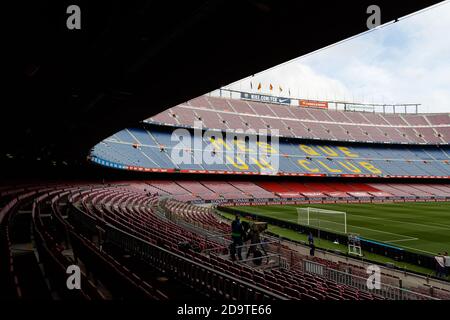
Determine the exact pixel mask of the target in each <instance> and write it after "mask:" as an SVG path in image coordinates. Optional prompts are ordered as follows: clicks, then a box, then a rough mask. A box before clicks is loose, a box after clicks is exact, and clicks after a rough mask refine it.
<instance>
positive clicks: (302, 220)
mask: <svg viewBox="0 0 450 320" xmlns="http://www.w3.org/2000/svg"><path fill="white" fill-rule="evenodd" d="M297 224H299V225H304V226H308V227H312V228H316V229H319V230H327V231H332V232H336V233H341V234H347V213H346V212H344V211H335V210H325V209H320V208H312V207H307V208H297Z"/></svg>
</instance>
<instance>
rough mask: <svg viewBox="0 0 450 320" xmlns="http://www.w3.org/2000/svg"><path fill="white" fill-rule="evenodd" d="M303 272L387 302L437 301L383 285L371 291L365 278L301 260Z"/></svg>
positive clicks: (379, 284)
mask: <svg viewBox="0 0 450 320" xmlns="http://www.w3.org/2000/svg"><path fill="white" fill-rule="evenodd" d="M303 270H304V272H305V273H309V274H313V275H318V276H320V277H323V278H325V279H327V280H331V281H333V282H335V283H337V284H341V285H346V286H349V287H353V288H356V289H358V290H361V291H365V292H368V293H371V294H374V295H378V296H381V297H383V298H386V299H389V300H439V299H438V298H435V297H432V296H428V295H425V294H421V293H417V292H413V291H410V290H407V289H404V288H400V287H396V286H392V285H387V284H383V283H378V287H379V288H376V287H374V288H373V289H371V288H369V286H368V284H367V278H364V277H360V276H357V275H353V274H349V273H346V272H343V271H339V270H336V269H332V268H328V267H327V266H325V265H323V264H320V263H317V262H313V261H310V260H303Z"/></svg>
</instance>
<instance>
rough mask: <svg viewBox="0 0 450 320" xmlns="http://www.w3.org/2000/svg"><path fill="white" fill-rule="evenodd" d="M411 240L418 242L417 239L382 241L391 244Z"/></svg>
mask: <svg viewBox="0 0 450 320" xmlns="http://www.w3.org/2000/svg"><path fill="white" fill-rule="evenodd" d="M413 240H419V238H412V239H399V240H389V241H383V242H386V243H391V242H400V241H413Z"/></svg>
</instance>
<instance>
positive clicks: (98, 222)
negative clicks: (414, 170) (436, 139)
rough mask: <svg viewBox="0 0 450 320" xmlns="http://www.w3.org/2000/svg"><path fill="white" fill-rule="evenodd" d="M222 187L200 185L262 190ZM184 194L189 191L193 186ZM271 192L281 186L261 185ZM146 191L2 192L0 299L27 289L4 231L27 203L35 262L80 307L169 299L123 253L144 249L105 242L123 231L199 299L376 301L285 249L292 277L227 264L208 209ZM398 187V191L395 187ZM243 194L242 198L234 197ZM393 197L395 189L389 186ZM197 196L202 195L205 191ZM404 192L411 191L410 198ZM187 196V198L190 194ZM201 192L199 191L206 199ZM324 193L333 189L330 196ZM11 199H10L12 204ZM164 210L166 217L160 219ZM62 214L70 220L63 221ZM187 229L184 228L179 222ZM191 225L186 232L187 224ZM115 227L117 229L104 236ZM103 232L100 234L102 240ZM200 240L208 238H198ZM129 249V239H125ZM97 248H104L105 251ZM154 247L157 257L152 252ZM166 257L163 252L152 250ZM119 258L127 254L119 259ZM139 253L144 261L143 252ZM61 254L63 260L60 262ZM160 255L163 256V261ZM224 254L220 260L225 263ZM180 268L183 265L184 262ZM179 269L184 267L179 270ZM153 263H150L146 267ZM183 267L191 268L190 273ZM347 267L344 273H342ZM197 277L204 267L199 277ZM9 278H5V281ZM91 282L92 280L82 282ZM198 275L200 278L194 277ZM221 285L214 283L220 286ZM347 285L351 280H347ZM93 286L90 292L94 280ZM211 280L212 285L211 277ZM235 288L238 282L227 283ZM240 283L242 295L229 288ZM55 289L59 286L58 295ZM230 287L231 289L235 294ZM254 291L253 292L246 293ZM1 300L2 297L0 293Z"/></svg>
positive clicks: (218, 224)
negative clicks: (93, 302) (70, 283)
mask: <svg viewBox="0 0 450 320" xmlns="http://www.w3.org/2000/svg"><path fill="white" fill-rule="evenodd" d="M151 183H152V185H153V184H155V185H157V186H159V187H164V189H165V190H167V191H173V192H177V193H181V191H182V190H181V189H183V190H185V189H184V188H182V187H181V186H179V185H177V186H174V184H173V183H170V182H169V183H162V182H158V181H152V182H151ZM233 184H234V185H235V186H232V185H231V184H222V185H219V184H218V183H213V182H203V184H202V185H203V186H204V187H208V188H209V187H211V188H213V189H214V190H216V191H217V192H222V191H225V188H226V187H225V186H228V187H229V188H232V189H233V188H235V189H236V190H241V189H240V188H242V189H245V190H246V191H247V192H249V194H250V193H252V192H255V193H258V194H259V193H261V192H263V191H261V190H262V187H261V185H260V186H256V187H255V186H253V185H249V184H247V183H235V182H233ZM184 185H185V186H191V187H192V186H193V185H192V184H190V183H187V184H184ZM265 185H266V186H271V187H275V188H281V190H283V187H280V185H274V184H267V183H266V184H265ZM287 186H288V187H289V188H295V189H298V190H302V192H306V191H304V190H310V189H313V188H320V184H317V185H314V184H308V186H306V185H304V184H299V183H290V184H288V185H287ZM147 187H148V184H145V183H139V182H133V183H130V184H128V185H126V184H121V183H113V184H110V185H108V186H106V185H89V184H77V185H72V186H71V185H65V186H51V187H49V186H45V187H36V188H34V189H33V188H17V189H15V190H14V191H8V190H7V191H4V190H1V191H0V192H1V195H2V198H1V202H0V226H1V229H0V235H1V237H0V240H1V246H0V249H1V250H2V251H1V252H2V255H1V257H2V259H1V260H0V263H1V266H3V265H8V267H7V268H1V269H0V275H1V276H2V278H1V279H2V280H3V279H5V280H6V281H5V282H2V283H5V284H6V286H2V288H1V290H4V291H5V292H6V291H8V292H15V295H16V296H18V297H20V296H21V294H22V293H23V292H25V293H26V292H27V291H26V290H25V291H23V290H21V289H24V288H26V286H24V282H21V279H22V276H21V275H20V274H16V270H15V268H14V266H15V261H14V257H13V256H12V255H11V250H10V248H11V246H12V243H11V242H12V240H10V239H11V238H10V235H9V231H10V230H9V229H10V228H9V223H10V222H11V221H12V220H13V219H12V216H13V215H14V214H15V213H16V212H17V210H18V208H20V206H22V205H24V204H30V200H33V201H32V202H31V205H32V210H31V211H32V213H31V216H32V222H33V225H34V228H33V229H34V230H35V234H34V240H35V243H36V245H37V246H38V247H37V250H38V252H39V257H40V262H41V263H43V264H44V267H45V268H50V269H49V270H52V272H47V273H46V274H47V275H48V276H49V277H51V279H50V280H51V283H52V284H54V285H55V286H54V288H56V290H57V291H58V292H60V293H61V294H62V297H67V298H80V299H103V298H108V297H110V298H111V297H118V298H150V299H167V295H165V293H163V292H162V291H160V290H159V289H158V288H156V287H154V286H153V285H152V284H150V283H149V282H147V280H146V279H144V278H143V275H145V273H142V270H143V269H145V270H147V271H148V267H147V268H145V267H143V266H140V267H139V266H138V265H136V263H138V264H139V263H142V264H144V265H145V263H146V262H144V260H142V261H141V262H139V261H140V260H133V263H131V262H130V261H129V260H128V258H124V257H125V255H124V253H126V252H128V251H126V250H130V248H131V249H133V250H136V249H138V247H139V246H142V245H143V242H142V243H140V244H139V246H136V245H128V242H125V243H124V244H127V246H128V247H127V248H128V249H126V248H125V247H117V245H118V243H119V242H115V239H116V238H115V237H116V236H114V237H113V234H112V233H111V231H112V230H116V231H115V232H123V234H124V235H127V237H128V238H127V239H131V238H130V237H134V239H141V240H142V241H145V243H147V244H148V246H149V248H147V249H145V250H150V249H151V250H165V251H161V252H159V254H156V253H155V254H152V255H150V256H149V257H153V258H152V259H156V258H155V257H158V258H157V259H156V260H152V261H153V262H152V263H156V264H158V268H166V269H167V271H170V272H179V273H178V275H179V277H174V278H176V279H179V281H188V282H189V283H190V285H191V286H192V287H193V288H197V289H199V288H202V290H205V293H206V292H208V294H213V293H214V294H216V295H217V296H220V297H222V298H226V299H239V298H241V299H243V298H244V295H245V296H247V298H248V297H250V296H249V294H251V297H252V298H251V299H255V298H256V299H258V298H261V292H259V291H260V290H263V291H264V292H266V293H263V294H266V295H267V294H268V293H269V292H272V293H271V294H273V296H272V298H274V297H278V298H283V297H286V298H290V299H302V300H323V299H332V300H342V299H358V300H363V299H369V300H372V299H379V298H380V297H379V296H377V295H374V294H371V293H368V292H365V291H362V290H358V289H356V288H354V287H351V286H349V285H342V284H339V283H336V282H333V281H330V280H326V279H325V278H323V277H320V276H317V275H313V274H310V273H309V272H306V271H305V270H303V269H302V263H301V261H302V260H304V259H309V258H308V257H306V256H303V255H301V254H300V253H298V252H296V251H293V250H292V249H290V248H289V247H287V246H286V245H284V244H281V247H278V248H279V250H278V251H277V252H279V253H280V254H281V255H282V256H283V257H284V258H285V259H287V261H290V263H291V266H292V267H291V269H290V270H282V269H271V270H270V271H269V270H265V271H263V270H260V269H257V268H255V267H252V266H251V265H245V264H239V263H233V262H231V261H230V260H228V258H227V255H226V253H227V246H224V244H223V243H222V242H220V241H217V239H218V238H217V237H211V235H214V233H215V232H218V234H225V237H227V233H228V232H229V223H224V222H223V221H221V219H219V218H218V217H217V216H216V215H215V214H214V213H213V211H211V210H210V209H209V208H206V207H199V206H195V205H192V204H188V203H184V202H180V201H176V200H167V199H164V200H162V201H160V200H159V199H158V196H154V195H150V194H149V192H148V188H147ZM395 187H396V188H397V187H398V186H396V185H395ZM238 188H239V189H238ZM348 188H353V189H362V190H365V191H366V192H373V191H374V190H378V188H376V187H373V186H372V187H371V186H367V185H365V184H363V185H360V184H357V183H354V184H352V185H349V186H348ZM392 188H393V187H392ZM411 188H414V189H417V188H425V189H427V191H428V192H431V191H434V192H436V191H435V190H439V192H443V190H447V189H448V190H450V187H448V186H441V185H435V186H433V187H427V186H424V185H417V186H415V187H411ZM196 190H197V191H201V190H203V189H202V188H201V187H200V188H197V189H196ZM408 190H409V189H408ZM186 191H187V190H186ZM203 191H204V190H203ZM327 191H329V190H327ZM8 197H9V198H8ZM157 206H161V208H162V209H163V210H167V211H162V212H160V211H157V210H156V207H157ZM63 214H64V215H65V214H68V216H67V217H64V216H63ZM180 222H183V223H180ZM186 223H187V224H186ZM110 228H114V229H110ZM101 230H110V231H108V232H106V235H107V236H108V237H111V238H108V241H107V242H105V243H102V241H101V237H99V235H100V234H102V233H101ZM99 232H100V233H99ZM203 232H205V233H203ZM127 241H129V240H127ZM182 243H188V244H190V246H191V249H183V248H182V247H180V244H182ZM102 244H103V248H102ZM152 248H153V249H152ZM158 248H164V249H158ZM122 250H123V251H122ZM145 250H144V251H142V252H139V256H141V255H142V256H144V255H145V252H147V251H145ZM63 252H66V253H64V254H63ZM67 252H72V253H73V256H74V257H75V259H80V260H81V261H82V264H81V265H82V266H83V270H82V275H83V284H84V285H83V290H81V291H79V290H74V291H68V290H67V288H66V287H65V280H64V281H61V279H65V278H66V273H65V270H66V267H67V266H68V265H69V264H72V263H73V261H71V260H70V259H71V258H70V256H71V254H69V253H67ZM163 252H165V253H164V254H163ZM168 252H172V253H174V254H176V257H175V256H171V257H170V258H167V260H165V258H164V255H166V254H169V253H168ZM222 254H224V255H222ZM180 259H184V260H180ZM313 260H314V261H315V262H317V263H320V264H322V265H324V266H326V267H327V268H332V269H341V268H342V266H341V265H339V264H336V263H333V262H331V261H327V260H324V259H319V258H313ZM181 261H183V262H181ZM149 263H150V262H149ZM187 264H190V266H188V265H187ZM345 267H348V266H345ZM202 268H209V269H208V270H206V269H205V270H204V271H205V272H204V273H203V271H202V270H203V269H202ZM5 270H6V273H3V272H4V271H5ZM139 270H141V271H139ZM87 273H90V274H91V276H90V278H88V277H86V274H87ZM200 274H201V276H200ZM216 276H217V277H216ZM348 276H349V277H350V275H348ZM92 277H94V278H95V279H97V280H99V283H97V285H96V286H95V285H94V284H93V283H92V282H91V278H92ZM208 277H211V278H208ZM233 279H234V280H233ZM236 282H238V283H239V285H238V286H234V285H233V283H236ZM58 283H60V284H61V283H62V284H64V285H63V286H62V287H61V285H59V286H58ZM233 286H234V287H233ZM250 288H251V290H250ZM1 292H2V293H3V291H1Z"/></svg>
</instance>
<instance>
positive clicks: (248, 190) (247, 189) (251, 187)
mask: <svg viewBox="0 0 450 320" xmlns="http://www.w3.org/2000/svg"><path fill="white" fill-rule="evenodd" d="M229 183H230V184H231V185H232V186H234V187H235V188H237V189H239V190H241V191H242V192H244V193H245V194H247V195H248V196H251V197H252V198H256V199H264V198H276V197H277V196H276V195H275V194H274V193H272V192H269V191H267V190H265V189H263V188H261V187H259V186H258V185H256V184H254V183H252V182H244V181H238V182H236V181H230V182H229Z"/></svg>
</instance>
